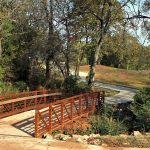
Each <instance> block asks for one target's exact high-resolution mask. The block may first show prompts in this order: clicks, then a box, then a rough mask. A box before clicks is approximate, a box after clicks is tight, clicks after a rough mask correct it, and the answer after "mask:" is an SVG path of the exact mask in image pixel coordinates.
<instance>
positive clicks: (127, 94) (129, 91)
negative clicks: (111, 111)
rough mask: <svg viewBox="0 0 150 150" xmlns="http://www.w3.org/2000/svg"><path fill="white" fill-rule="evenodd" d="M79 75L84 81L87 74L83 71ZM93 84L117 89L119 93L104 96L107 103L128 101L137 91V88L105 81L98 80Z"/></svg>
mask: <svg viewBox="0 0 150 150" xmlns="http://www.w3.org/2000/svg"><path fill="white" fill-rule="evenodd" d="M79 75H80V77H81V79H82V80H83V81H85V77H86V76H87V75H88V74H87V73H85V72H80V73H79ZM94 86H96V87H101V88H107V89H111V90H116V91H119V93H118V94H116V95H114V96H111V97H106V100H105V101H106V103H109V104H118V103H126V102H129V101H133V97H134V95H135V94H136V92H137V90H136V89H133V88H128V87H125V86H117V85H112V84H107V83H101V82H98V81H95V82H94Z"/></svg>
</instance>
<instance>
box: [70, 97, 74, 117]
mask: <svg viewBox="0 0 150 150" xmlns="http://www.w3.org/2000/svg"><path fill="white" fill-rule="evenodd" d="M70 105H71V106H70V113H71V120H72V119H73V99H71V104H70Z"/></svg>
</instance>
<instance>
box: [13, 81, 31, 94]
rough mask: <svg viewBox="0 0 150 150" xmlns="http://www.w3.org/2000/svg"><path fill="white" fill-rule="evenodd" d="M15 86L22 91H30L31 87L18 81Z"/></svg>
mask: <svg viewBox="0 0 150 150" xmlns="http://www.w3.org/2000/svg"><path fill="white" fill-rule="evenodd" d="M14 86H15V87H16V88H17V89H18V90H19V91H20V92H23V91H29V87H28V85H27V83H25V82H24V81H18V82H15V83H14Z"/></svg>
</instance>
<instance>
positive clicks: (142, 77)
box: [80, 65, 150, 88]
mask: <svg viewBox="0 0 150 150" xmlns="http://www.w3.org/2000/svg"><path fill="white" fill-rule="evenodd" d="M80 71H83V72H88V71H89V65H85V66H81V67H80ZM95 80H97V81H100V82H106V83H112V84H118V85H126V86H130V87H134V88H142V87H146V86H150V71H135V70H125V69H118V68H112V67H108V66H102V65H97V66H96V76H95Z"/></svg>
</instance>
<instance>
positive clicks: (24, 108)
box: [24, 99, 27, 111]
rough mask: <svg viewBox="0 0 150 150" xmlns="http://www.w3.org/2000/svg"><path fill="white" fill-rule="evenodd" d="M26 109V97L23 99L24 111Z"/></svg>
mask: <svg viewBox="0 0 150 150" xmlns="http://www.w3.org/2000/svg"><path fill="white" fill-rule="evenodd" d="M26 110H27V103H26V99H25V100H24V111H26Z"/></svg>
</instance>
